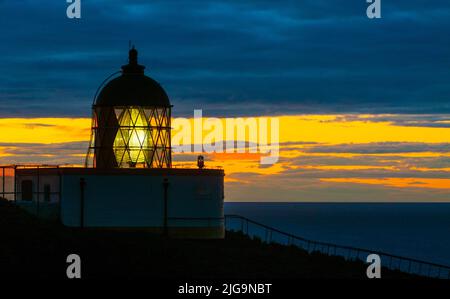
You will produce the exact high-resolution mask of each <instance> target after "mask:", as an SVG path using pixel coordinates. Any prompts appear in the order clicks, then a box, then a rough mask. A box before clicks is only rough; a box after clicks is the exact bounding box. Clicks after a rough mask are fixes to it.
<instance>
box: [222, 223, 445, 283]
mask: <svg viewBox="0 0 450 299" xmlns="http://www.w3.org/2000/svg"><path fill="white" fill-rule="evenodd" d="M227 219H239V220H240V221H241V226H240V227H241V229H240V231H242V233H245V234H246V235H249V236H250V235H251V234H249V232H248V224H249V223H250V224H253V225H255V226H258V227H260V228H263V229H265V230H266V233H267V231H269V232H270V233H272V232H275V233H278V234H280V235H283V236H285V237H288V243H291V244H292V243H293V240H298V241H301V242H305V243H308V251H309V245H314V248H315V247H316V245H319V246H326V247H327V248H328V250H327V254H328V255H330V248H334V255H336V256H341V255H339V254H336V249H341V250H342V249H343V250H348V251H353V252H356V253H357V258H358V259H359V254H360V253H361V252H363V253H368V254H377V255H379V256H385V257H388V258H390V263H389V264H390V265H388V266H387V265H383V266H385V267H386V268H391V269H399V270H400V268H401V261H406V262H407V263H408V264H407V266H408V267H407V269H408V270H407V271H405V272H407V273H410V274H419V275H423V273H422V272H421V271H419V272H414V271H412V269H411V266H412V263H416V264H417V265H418V266H419V269H421V270H422V268H423V266H427V267H428V274H429V275H425V276H431V275H430V273H431V267H434V268H435V269H436V270H439V271H438V275H437V276H436V277H438V278H441V277H442V275H441V270H444V273H443V274H444V277H445V278H447V279H450V267H449V266H446V265H441V264H437V263H432V262H427V261H422V260H419V259H415V258H408V257H402V256H398V255H394V254H390V253H386V252H382V251H377V250H368V249H364V248H359V247H352V246H345V245H338V244H333V243H329V242H321V241H314V240H310V239H306V238H303V237H299V236H296V235H294V234H291V233H287V232H283V231H281V230H279V229H276V228H274V227H270V226H268V225H265V224H263V223H259V222H256V221H254V220H251V219H249V218H247V217H244V216H240V215H225V226H226V223H227V221H226V220H227ZM244 222H245V223H246V232H244V226H243V225H242V224H243V223H244ZM266 239H267V238H266ZM292 245H295V244H292ZM296 246H297V247H300V248H303V247H302V246H298V245H296ZM303 249H304V248H303ZM312 251H314V250H312ZM318 251H319V252H321V251H320V250H318ZM331 255H332V254H331ZM392 259H397V260H399V261H400V264H399V267H397V268H396V267H392ZM402 271H404V270H402ZM445 272H447V275H445Z"/></svg>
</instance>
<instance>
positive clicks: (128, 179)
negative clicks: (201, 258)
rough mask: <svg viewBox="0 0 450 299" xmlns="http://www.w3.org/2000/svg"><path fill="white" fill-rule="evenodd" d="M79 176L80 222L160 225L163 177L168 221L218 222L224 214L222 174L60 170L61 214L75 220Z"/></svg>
mask: <svg viewBox="0 0 450 299" xmlns="http://www.w3.org/2000/svg"><path fill="white" fill-rule="evenodd" d="M80 178H84V180H85V182H86V184H85V187H84V226H85V227H162V226H163V223H164V188H163V179H164V178H167V179H168V181H169V188H168V217H169V226H170V227H174V226H180V227H195V226H217V225H219V223H220V221H218V220H211V221H209V222H208V221H207V220H206V219H205V220H193V219H191V220H174V219H170V218H173V217H178V218H179V217H182V218H221V217H223V176H222V175H167V176H164V177H161V176H152V175H133V174H126V175H117V174H115V175H99V174H96V175H86V174H85V175H72V174H70V175H69V174H64V175H62V179H61V181H62V186H61V188H62V190H61V191H62V192H61V197H62V200H61V220H62V222H63V224H64V225H67V226H80V224H81V223H80V219H81V217H80V215H81V212H80V206H81V203H80V198H81V194H80Z"/></svg>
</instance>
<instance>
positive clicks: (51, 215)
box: [0, 164, 64, 219]
mask: <svg viewBox="0 0 450 299" xmlns="http://www.w3.org/2000/svg"><path fill="white" fill-rule="evenodd" d="M62 167H64V166H62ZM46 168H61V166H58V165H32V164H27V165H0V197H1V198H3V199H6V200H8V201H13V202H14V203H15V204H17V205H18V206H20V207H21V208H23V209H25V210H26V211H28V212H30V213H32V214H35V215H37V216H38V217H42V218H46V219H57V218H58V216H59V205H58V203H59V200H60V197H61V192H60V178H59V174H57V175H55V176H53V177H50V179H51V180H52V181H44V180H43V179H42V178H41V175H40V171H41V170H42V169H46ZM20 170H28V174H27V175H26V180H28V181H30V183H31V185H32V187H31V193H30V194H31V198H29V199H27V200H24V199H23V198H22V195H23V193H24V192H23V190H22V189H21V187H20V183H21V181H20V179H18V176H17V171H20ZM46 180H49V176H47V178H46ZM45 185H48V186H49V187H48V188H47V190H46V188H45Z"/></svg>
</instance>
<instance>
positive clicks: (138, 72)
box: [95, 47, 170, 107]
mask: <svg viewBox="0 0 450 299" xmlns="http://www.w3.org/2000/svg"><path fill="white" fill-rule="evenodd" d="M137 55H138V52H137V50H136V49H134V47H133V49H131V50H130V52H129V63H128V64H127V65H124V66H122V74H121V75H120V76H119V77H117V78H115V79H113V80H111V81H109V82H108V83H107V84H106V85H105V87H103V89H102V90H101V91H100V93H99V95H98V97H97V99H96V101H95V105H96V106H143V107H144V106H146V107H170V101H169V97H168V96H167V94H166V92H165V91H164V89H163V88H162V87H161V85H160V84H159V83H158V82H156V81H155V80H153V79H152V78H150V77H148V76H146V75H145V74H144V69H145V66H143V65H140V64H138V59H137Z"/></svg>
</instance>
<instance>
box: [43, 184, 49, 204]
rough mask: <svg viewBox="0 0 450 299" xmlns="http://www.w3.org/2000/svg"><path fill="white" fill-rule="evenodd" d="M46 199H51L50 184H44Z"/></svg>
mask: <svg viewBox="0 0 450 299" xmlns="http://www.w3.org/2000/svg"><path fill="white" fill-rule="evenodd" d="M44 200H45V201H50V184H45V185H44Z"/></svg>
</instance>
